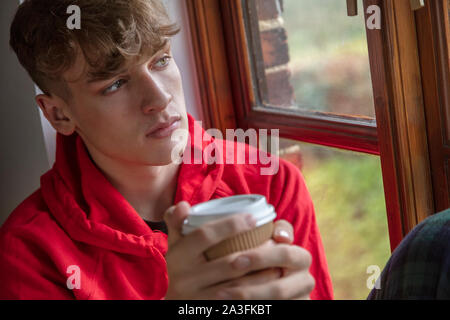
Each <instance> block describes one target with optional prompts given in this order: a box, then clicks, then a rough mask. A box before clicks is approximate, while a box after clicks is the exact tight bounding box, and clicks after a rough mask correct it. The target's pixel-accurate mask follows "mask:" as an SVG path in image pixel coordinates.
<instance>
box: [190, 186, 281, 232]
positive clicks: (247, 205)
mask: <svg viewBox="0 0 450 320" xmlns="http://www.w3.org/2000/svg"><path fill="white" fill-rule="evenodd" d="M243 213H244V214H245V213H251V214H252V215H253V217H254V218H255V219H256V227H259V226H262V225H264V224H266V223H268V222H270V221H273V220H274V219H275V217H276V216H277V215H276V213H275V210H274V207H273V206H272V205H271V204H268V203H267V201H266V197H264V196H262V195H259V194H245V195H238V196H231V197H226V198H220V199H214V200H210V201H207V202H204V203H200V204H198V205H195V206H193V207H191V210H190V213H189V216H188V217H187V219H185V220H184V223H183V229H182V233H183V234H184V235H186V234H189V233H190V232H192V231H193V230H195V229H196V228H198V227H200V226H201V225H203V224H204V223H207V222H210V221H214V220H217V219H221V218H224V217H226V216H229V215H233V214H243Z"/></svg>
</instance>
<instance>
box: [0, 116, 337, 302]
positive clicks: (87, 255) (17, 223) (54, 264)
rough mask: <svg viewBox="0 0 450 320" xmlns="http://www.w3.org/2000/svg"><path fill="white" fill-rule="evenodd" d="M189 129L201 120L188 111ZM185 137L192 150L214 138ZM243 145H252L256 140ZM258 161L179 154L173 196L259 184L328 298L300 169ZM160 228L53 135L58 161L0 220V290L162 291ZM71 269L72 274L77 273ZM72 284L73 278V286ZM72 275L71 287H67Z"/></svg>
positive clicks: (160, 294) (32, 293) (150, 295)
mask: <svg viewBox="0 0 450 320" xmlns="http://www.w3.org/2000/svg"><path fill="white" fill-rule="evenodd" d="M188 119H189V132H190V136H193V130H194V127H196V128H197V130H200V132H202V134H204V133H205V132H204V130H203V129H201V127H199V125H198V124H197V123H195V120H194V118H193V117H192V116H191V115H189V114H188ZM205 136H206V137H209V139H206V141H203V143H201V142H200V143H197V141H192V140H195V139H189V143H188V148H191V149H190V150H191V154H194V149H195V148H197V150H204V149H205V147H206V146H207V145H208V144H210V143H211V142H212V141H214V138H212V137H211V136H208V135H207V134H205ZM250 150H253V151H249V149H248V148H247V149H246V152H247V154H248V152H254V151H255V150H256V149H253V148H250ZM279 161H280V162H279V170H278V173H277V174H276V175H267V176H264V175H261V174H260V169H261V167H264V165H262V164H253V165H249V164H240V165H237V164H235V165H231V164H219V163H214V164H206V163H202V164H186V163H183V164H181V167H180V171H179V176H178V185H177V190H176V196H175V203H178V202H180V201H183V200H185V201H188V202H189V203H190V204H191V205H195V204H197V203H200V202H204V201H208V200H210V199H214V198H221V197H226V196H231V195H237V194H250V193H251V194H262V195H264V196H266V198H267V200H268V202H269V203H271V204H272V205H274V207H275V208H276V212H277V218H276V220H278V219H285V220H287V221H289V222H290V223H291V224H292V225H293V226H294V234H295V240H294V243H295V244H297V245H299V246H302V247H303V248H305V249H307V250H308V251H309V252H310V253H311V255H312V257H313V260H312V265H311V268H310V272H311V274H312V275H313V276H314V277H315V280H316V286H315V288H314V290H313V292H312V293H311V298H312V299H332V298H333V294H332V286H331V280H330V276H329V273H328V268H327V263H326V260H325V255H324V250H323V246H322V241H321V238H320V234H319V230H318V228H317V224H316V220H315V215H314V209H313V204H312V202H311V199H310V196H309V193H308V191H307V188H306V186H305V182H304V180H303V177H302V175H301V173H300V171H299V170H298V169H297V168H296V167H295V166H294V165H292V164H290V163H288V162H286V161H283V160H282V159H280V160H279ZM167 246H168V244H167V235H166V234H165V233H162V232H160V231H152V230H151V229H150V227H149V226H148V225H147V224H146V223H145V221H144V220H143V219H142V218H141V217H140V216H139V214H138V213H137V212H136V211H135V210H134V208H133V207H132V206H131V205H130V204H129V203H128V202H127V200H125V198H124V197H123V196H122V195H121V194H120V193H119V192H118V191H117V190H116V189H115V188H114V187H113V186H112V185H111V183H110V182H109V181H108V180H107V179H106V178H105V176H104V175H103V174H102V173H101V171H100V170H99V169H98V168H97V167H96V165H95V164H94V163H93V162H92V160H91V158H90V156H89V154H88V152H87V149H86V148H85V146H84V143H83V141H82V139H81V138H80V137H79V136H78V135H77V134H73V135H71V136H63V135H60V134H58V136H57V148H56V161H55V164H54V166H53V168H52V169H51V170H49V171H48V172H47V173H45V174H44V175H43V176H42V177H41V187H40V189H38V190H37V191H36V192H34V193H33V194H32V195H31V196H30V197H28V198H27V199H26V200H25V201H24V202H22V203H21V204H20V205H19V206H18V207H17V208H16V209H15V210H14V211H13V213H12V214H11V215H10V217H9V218H8V219H7V221H6V222H5V223H4V225H3V226H2V228H1V229H0V298H1V299H162V298H164V296H165V293H166V291H167V286H168V275H167V268H166V261H165V258H164V256H165V254H166V252H167ZM75 276H76V277H77V278H74V277H75ZM77 284H78V285H79V287H78V286H77ZM74 285H75V287H74Z"/></svg>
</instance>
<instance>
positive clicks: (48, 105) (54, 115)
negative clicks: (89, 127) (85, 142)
mask: <svg viewBox="0 0 450 320" xmlns="http://www.w3.org/2000/svg"><path fill="white" fill-rule="evenodd" d="M36 103H37V104H38V106H39V108H40V109H41V110H42V112H43V113H44V116H45V118H47V120H48V121H49V122H50V124H51V125H52V127H53V128H54V129H55V130H56V131H58V132H59V133H61V134H63V135H66V136H70V135H71V134H72V133H73V132H74V131H75V129H76V125H75V122H74V121H73V119H72V117H71V116H70V114H69V108H68V105H67V103H66V102H65V101H64V100H63V99H61V98H59V97H57V96H49V95H47V94H39V95H37V96H36Z"/></svg>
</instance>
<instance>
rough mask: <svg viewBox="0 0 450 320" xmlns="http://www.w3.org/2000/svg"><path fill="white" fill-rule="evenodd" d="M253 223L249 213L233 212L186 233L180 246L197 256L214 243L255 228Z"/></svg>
mask: <svg viewBox="0 0 450 320" xmlns="http://www.w3.org/2000/svg"><path fill="white" fill-rule="evenodd" d="M255 225H256V221H255V218H253V216H252V215H251V214H234V215H231V216H230V217H226V218H222V219H218V220H216V221H212V222H207V223H205V224H204V225H202V226H201V227H199V228H197V229H195V230H194V231H192V232H191V233H189V234H188V235H186V236H185V237H184V239H183V242H182V243H180V246H182V247H183V248H184V250H186V251H188V252H189V254H190V256H192V257H197V256H199V255H202V254H203V252H204V251H205V250H206V249H208V248H210V247H212V246H214V245H215V244H217V243H219V242H221V241H223V240H225V239H227V238H231V237H233V236H235V235H237V234H239V233H241V232H245V231H248V230H251V229H253V228H255Z"/></svg>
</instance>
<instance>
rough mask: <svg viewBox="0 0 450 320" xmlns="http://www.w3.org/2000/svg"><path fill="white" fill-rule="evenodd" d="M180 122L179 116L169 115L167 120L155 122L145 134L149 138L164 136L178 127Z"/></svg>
mask: <svg viewBox="0 0 450 320" xmlns="http://www.w3.org/2000/svg"><path fill="white" fill-rule="evenodd" d="M180 124H181V117H180V116H173V117H170V118H169V119H168V120H165V121H164V120H163V121H160V122H158V123H157V124H155V125H154V126H153V127H152V128H151V129H150V130H149V131H148V132H147V134H146V136H147V137H151V138H165V137H168V136H170V134H171V133H172V132H173V131H175V130H176V129H178V128H179V127H180Z"/></svg>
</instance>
